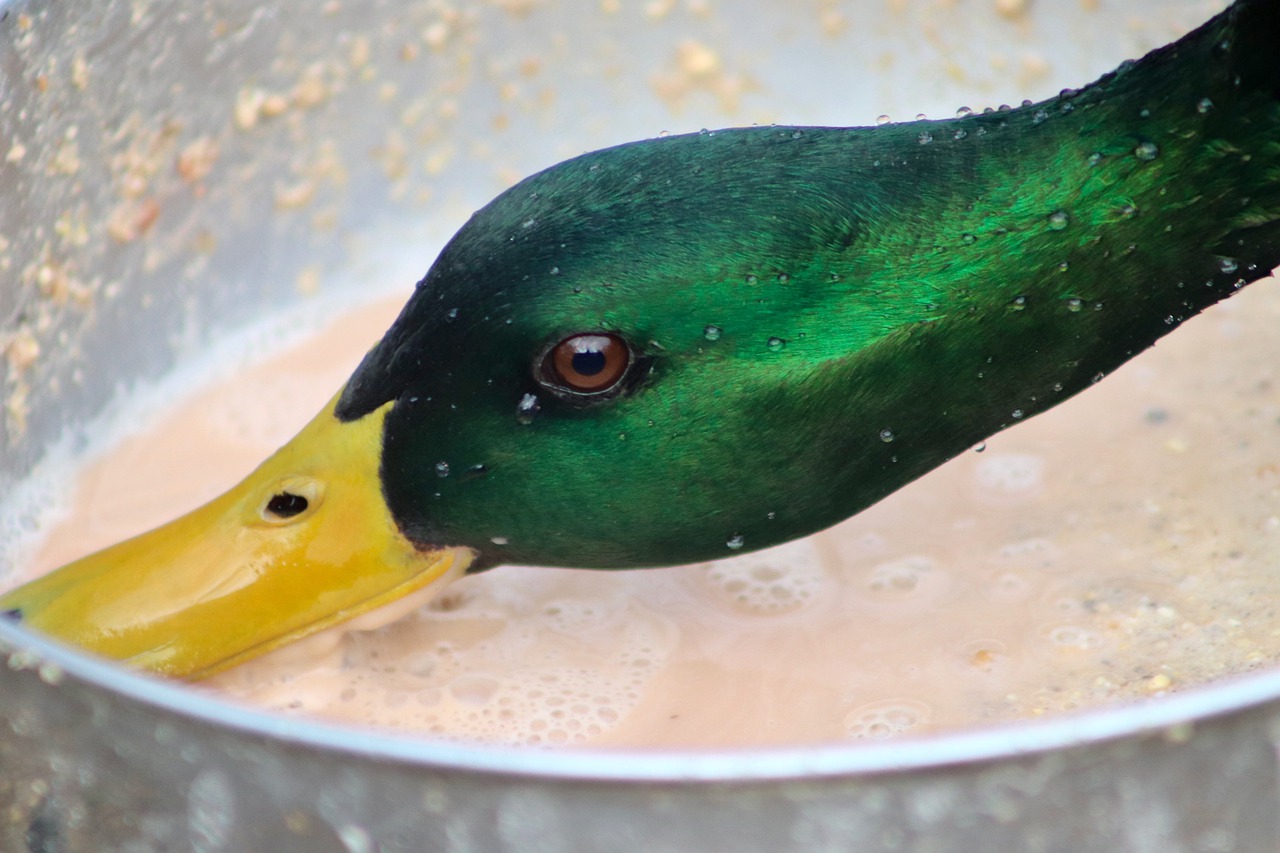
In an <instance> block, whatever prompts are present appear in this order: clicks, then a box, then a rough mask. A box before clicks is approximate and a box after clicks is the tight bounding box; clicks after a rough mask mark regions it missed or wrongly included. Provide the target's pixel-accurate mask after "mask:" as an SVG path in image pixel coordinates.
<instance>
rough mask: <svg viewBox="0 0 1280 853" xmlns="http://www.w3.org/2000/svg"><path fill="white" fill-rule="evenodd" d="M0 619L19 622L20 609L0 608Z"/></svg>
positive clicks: (20, 619)
mask: <svg viewBox="0 0 1280 853" xmlns="http://www.w3.org/2000/svg"><path fill="white" fill-rule="evenodd" d="M0 619H5V620H8V621H9V622H21V621H22V611H21V610H0Z"/></svg>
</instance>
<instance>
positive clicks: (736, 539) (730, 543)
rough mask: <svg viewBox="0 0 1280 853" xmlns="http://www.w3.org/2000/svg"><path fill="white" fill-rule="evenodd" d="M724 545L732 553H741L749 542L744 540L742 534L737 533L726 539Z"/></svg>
mask: <svg viewBox="0 0 1280 853" xmlns="http://www.w3.org/2000/svg"><path fill="white" fill-rule="evenodd" d="M724 544H725V547H726V548H728V549H729V550H730V551H741V550H742V546H744V545H746V544H747V540H746V539H745V538H743V536H742V534H741V533H735V534H733V535H732V536H730V537H729V538H728V539H726V540H725V543H724Z"/></svg>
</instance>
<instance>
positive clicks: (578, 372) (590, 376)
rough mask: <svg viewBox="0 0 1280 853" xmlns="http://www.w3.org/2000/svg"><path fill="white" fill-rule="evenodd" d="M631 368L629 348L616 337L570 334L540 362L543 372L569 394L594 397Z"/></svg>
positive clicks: (616, 381)
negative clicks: (569, 392)
mask: <svg viewBox="0 0 1280 853" xmlns="http://www.w3.org/2000/svg"><path fill="white" fill-rule="evenodd" d="M630 365H631V348H630V347H628V346H627V343H626V341H624V340H623V339H622V338H620V337H618V336H617V335H608V334H591V335H574V336H573V337H569V338H565V339H564V340H563V341H561V342H560V343H558V344H556V345H555V346H554V347H552V348H551V350H550V351H549V352H548V353H547V355H546V357H545V358H544V359H543V362H542V368H543V373H544V374H546V375H549V376H550V378H551V379H552V381H553V382H554V383H555V384H557V385H560V386H561V387H563V388H565V389H568V390H569V391H576V392H577V393H579V394H598V393H600V392H602V391H608V390H609V389H610V388H613V387H614V386H615V385H617V384H618V382H619V381H620V380H621V379H622V377H623V375H624V374H626V372H627V368H628V367H629V366H630Z"/></svg>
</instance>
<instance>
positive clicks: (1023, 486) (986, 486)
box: [973, 453, 1045, 502]
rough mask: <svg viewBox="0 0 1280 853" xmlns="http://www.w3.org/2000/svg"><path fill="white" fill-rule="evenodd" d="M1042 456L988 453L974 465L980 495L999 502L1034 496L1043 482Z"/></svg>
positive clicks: (1043, 463)
mask: <svg viewBox="0 0 1280 853" xmlns="http://www.w3.org/2000/svg"><path fill="white" fill-rule="evenodd" d="M1044 468H1045V462H1044V457H1043V456H1039V455H1037V454H1031V453H992V454H990V455H986V454H984V458H983V459H982V461H980V462H979V463H978V464H977V466H976V467H975V468H974V474H973V476H974V485H975V486H976V487H977V491H978V495H979V497H982V498H989V499H995V500H998V501H1001V502H1005V501H1009V500H1023V499H1027V498H1031V497H1034V496H1035V495H1036V494H1038V493H1039V492H1040V490H1041V488H1042V487H1043V485H1044Z"/></svg>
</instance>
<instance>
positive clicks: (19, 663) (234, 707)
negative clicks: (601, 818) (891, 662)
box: [0, 622, 1280, 783]
mask: <svg viewBox="0 0 1280 853" xmlns="http://www.w3.org/2000/svg"><path fill="white" fill-rule="evenodd" d="M0 654H4V655H5V656H6V657H7V658H8V668H9V669H14V670H19V669H37V670H41V672H40V678H41V679H42V680H43V681H45V682H46V683H47V685H48V686H47V689H48V690H50V691H56V690H58V689H60V685H62V684H63V682H64V681H65V679H66V678H67V677H70V678H72V679H74V680H76V681H78V682H81V683H82V684H84V685H86V686H88V687H89V688H91V689H92V688H97V689H98V690H103V691H107V692H109V693H113V694H115V695H117V696H118V697H120V698H123V699H125V700H127V701H131V702H134V703H137V704H138V705H142V706H146V707H149V708H151V709H154V710H158V711H160V712H162V713H167V714H172V715H175V716H178V717H182V718H185V719H187V720H188V721H194V722H198V723H203V724H206V725H209V726H212V727H215V728H220V729H224V730H229V731H231V732H234V733H236V734H238V735H242V736H249V737H257V738H266V739H269V740H272V741H276V742H278V743H280V744H282V745H293V746H302V747H306V748H309V749H312V750H316V751H321V752H326V753H331V754H337V755H344V756H347V757H352V758H359V759H365V760H369V761H375V762H381V763H386V762H390V763H394V764H400V765H411V766H414V767H419V768H423V769H427V770H432V771H437V772H438V771H454V772H466V773H481V774H486V775H500V776H523V777H538V778H544V779H548V780H559V781H567V782H571V781H577V782H617V783H627V782H634V783H655V782H665V783H745V782H762V781H788V780H794V781H808V782H812V781H814V780H815V779H830V778H836V777H846V778H847V777H860V776H879V775H885V774H905V773H910V772H913V771H925V770H936V769H939V768H944V767H954V766H956V765H961V764H975V763H976V764H990V763H996V762H999V761H1002V760H1012V759H1019V758H1026V757H1034V756H1039V755H1043V754H1045V753H1049V752H1057V751H1060V750H1064V749H1070V748H1073V747H1084V746H1088V745H1094V744H1100V743H1105V742H1108V741H1117V740H1122V739H1135V738H1141V737H1142V736H1144V735H1150V734H1153V733H1160V732H1170V731H1173V732H1178V731H1179V730H1180V728H1182V727H1185V726H1187V725H1188V724H1190V725H1191V726H1193V727H1198V726H1199V725H1200V724H1202V723H1206V722H1212V721H1213V720H1215V719H1216V718H1220V717H1224V716H1230V715H1232V714H1234V713H1240V712H1244V711H1248V710H1250V709H1255V708H1259V707H1261V706H1265V705H1267V704H1269V703H1274V704H1275V705H1276V707H1277V708H1278V709H1280V670H1267V671H1262V672H1255V673H1249V674H1247V675H1242V676H1238V677H1234V678H1228V679H1225V680H1223V681H1220V682H1215V683H1210V684H1206V685H1202V686H1198V687H1194V688H1190V689H1188V690H1186V691H1182V692H1178V693H1173V694H1169V695H1165V696H1158V697H1153V698H1151V699H1146V700H1141V701H1137V702H1127V703H1123V704H1117V705H1111V706H1103V707H1099V708H1093V709H1089V710H1085V711H1079V712H1071V713H1063V714H1058V715H1054V716H1052V717H1050V718H1047V719H1041V720H1026V721H1022V722H1017V723H1001V724H993V725H989V726H974V727H966V728H960V729H956V730H954V731H945V732H942V733H936V734H930V735H923V736H920V737H908V738H903V739H901V740H885V741H877V742H873V743H853V742H850V743H839V742H830V743H817V744H808V745H796V746H784V747H763V748H751V747H744V748H722V747H717V748H708V749H705V750H679V749H673V748H668V747H656V748H653V749H642V748H628V749H609V748H591V747H572V746H570V747H563V748H554V749H539V748H529V747H511V746H501V745H488V744H479V743H476V744H467V743H457V742H453V741H445V740H433V739H431V738H429V737H425V736H408V735H400V734H396V733H393V732H388V731H380V730H377V729H373V728H365V729H362V728H357V727H354V726H348V725H343V724H340V723H333V722H326V721H323V720H319V719H316V718H308V717H289V716H285V715H282V714H276V713H272V712H270V711H265V710H259V709H255V708H251V707H248V706H245V705H240V704H237V703H234V702H231V701H228V700H225V699H220V698H217V697H214V696H211V695H208V694H203V693H200V692H198V691H195V690H190V689H186V688H185V687H184V686H183V685H182V684H181V683H178V682H170V681H165V680H163V679H161V678H159V677H156V676H152V675H148V674H144V673H140V672H136V671H132V670H128V669H126V668H124V667H121V666H120V665H118V664H116V663H113V662H108V661H106V660H104V659H100V658H96V657H92V656H89V655H86V654H84V653H82V652H79V651H77V650H74V649H72V648H70V647H67V646H63V645H60V644H58V643H55V642H53V641H50V640H48V639H46V638H44V637H41V636H38V635H37V634H35V633H33V632H31V631H29V630H25V629H23V628H21V627H20V626H18V625H14V624H5V623H4V622H0ZM50 665H52V668H51V669H50V668H49V667H50ZM13 677H17V676H15V675H5V674H4V673H3V670H0V681H3V680H5V678H13ZM1182 734H1183V736H1185V734H1186V733H1182Z"/></svg>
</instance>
